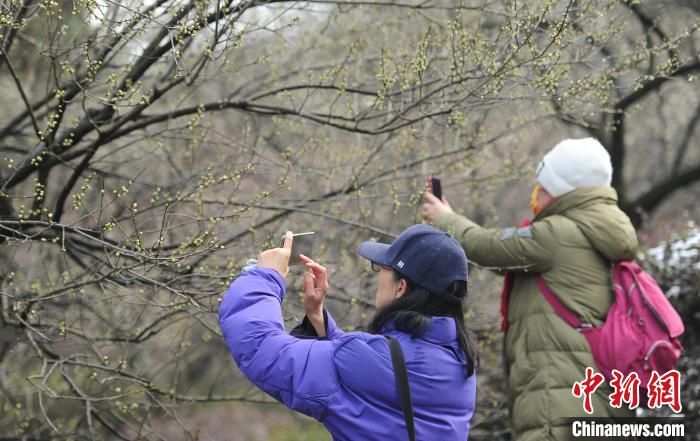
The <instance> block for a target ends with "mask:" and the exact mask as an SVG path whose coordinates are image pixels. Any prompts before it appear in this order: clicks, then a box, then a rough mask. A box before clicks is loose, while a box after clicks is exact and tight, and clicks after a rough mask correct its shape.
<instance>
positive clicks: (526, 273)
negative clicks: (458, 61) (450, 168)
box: [421, 138, 637, 441]
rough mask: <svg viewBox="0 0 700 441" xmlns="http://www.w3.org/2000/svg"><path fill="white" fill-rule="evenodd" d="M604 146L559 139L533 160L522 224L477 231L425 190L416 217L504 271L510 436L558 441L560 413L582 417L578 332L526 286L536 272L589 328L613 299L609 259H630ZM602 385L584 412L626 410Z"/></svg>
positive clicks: (584, 353)
mask: <svg viewBox="0 0 700 441" xmlns="http://www.w3.org/2000/svg"><path fill="white" fill-rule="evenodd" d="M611 177H612V166H611V165H610V157H609V155H608V153H607V151H606V150H605V149H604V148H603V146H602V145H600V143H599V142H598V141H596V140H595V139H592V138H586V139H579V140H565V141H562V142H561V143H559V144H557V145H556V146H555V147H554V148H553V149H552V150H551V151H550V152H549V153H548V154H547V155H545V157H544V159H543V160H542V162H541V163H540V165H539V167H538V170H537V181H538V185H537V186H536V187H535V189H534V190H533V195H532V200H531V204H530V205H531V207H532V209H533V212H534V213H535V218H534V220H533V222H532V224H531V225H529V226H526V227H521V228H506V229H503V230H498V229H488V228H482V227H480V226H479V225H477V224H476V223H474V222H472V221H470V220H469V219H467V218H466V217H464V216H461V215H459V214H456V213H454V212H453V211H452V209H451V208H450V206H449V204H448V203H447V201H446V200H445V199H443V200H442V201H441V200H438V199H437V198H436V197H435V196H433V195H432V194H428V195H426V198H425V201H424V203H423V205H422V207H421V213H422V215H423V217H424V218H425V219H426V220H428V221H431V222H433V223H434V224H435V225H436V226H437V227H439V228H441V229H443V230H445V231H448V232H451V233H452V234H454V235H455V236H456V237H457V238H458V239H459V240H460V242H461V243H462V246H463V247H464V249H465V251H466V253H467V256H469V259H470V260H471V261H474V262H476V263H477V264H479V265H481V266H484V267H490V268H496V269H500V270H505V271H509V272H511V274H513V278H512V285H511V291H510V295H509V297H508V303H507V323H508V328H507V331H506V334H505V354H504V358H505V362H506V369H507V376H508V389H509V392H510V397H511V406H510V407H511V423H512V429H513V432H514V439H516V440H518V441H526V440H537V441H539V440H564V439H568V438H569V437H570V434H571V422H570V421H567V420H565V418H571V417H585V416H591V415H588V414H586V413H585V412H584V410H583V406H582V400H581V399H580V398H576V397H574V396H573V394H572V386H573V385H574V383H575V382H579V381H581V380H583V378H584V374H585V368H586V367H589V366H590V367H593V368H594V369H595V362H594V360H593V356H592V355H591V351H590V348H589V346H588V343H587V342H586V339H585V338H584V337H583V336H582V335H581V334H580V333H579V332H578V331H576V330H574V329H573V328H571V327H570V326H569V325H568V324H566V323H565V322H564V321H563V320H562V319H560V318H559V316H558V315H557V314H556V313H555V312H554V310H553V309H552V307H551V306H550V305H549V303H547V300H546V299H545V298H544V296H543V295H542V294H541V293H540V291H539V289H538V288H537V285H536V284H535V277H534V275H535V273H540V274H541V275H542V277H543V278H544V280H545V281H546V282H547V284H548V285H549V286H550V288H551V289H552V291H554V293H556V295H557V297H558V298H559V299H560V300H561V302H562V303H564V305H566V306H567V307H568V308H569V309H570V310H572V311H573V312H575V313H576V314H578V316H579V317H581V318H582V319H583V320H584V322H588V323H591V324H593V325H594V326H599V325H601V324H602V322H603V321H604V320H605V315H606V313H607V311H608V309H609V308H610V305H611V303H612V300H613V294H612V289H611V286H612V285H611V283H612V282H611V275H612V272H611V262H614V261H618V260H628V259H633V258H634V255H635V249H636V247H637V238H636V233H635V230H634V227H633V226H632V223H631V222H630V220H629V218H628V217H627V216H626V215H625V214H624V213H623V212H622V211H621V210H620V209H619V208H618V206H617V193H616V192H615V190H614V189H613V188H611V187H610V180H611ZM609 393H610V389H609V388H608V387H607V385H606V384H603V385H602V386H601V387H599V388H598V390H597V392H596V393H595V394H593V396H592V404H593V409H594V413H593V415H592V416H596V417H606V416H614V417H621V416H632V415H633V412H632V411H630V410H629V409H625V408H624V406H623V408H621V409H614V408H612V407H610V405H609V402H608V394H609Z"/></svg>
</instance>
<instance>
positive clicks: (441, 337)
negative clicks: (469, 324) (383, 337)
mask: <svg viewBox="0 0 700 441" xmlns="http://www.w3.org/2000/svg"><path fill="white" fill-rule="evenodd" d="M391 331H396V327H395V326H394V322H393V321H389V322H387V323H386V324H385V325H384V327H383V328H382V334H387V333H389V332H391ZM398 332H400V331H398ZM420 338H422V339H423V340H426V341H429V342H430V343H433V344H437V345H453V344H458V343H457V325H456V324H455V320H454V319H453V318H451V317H433V318H432V319H431V323H430V325H429V326H428V329H427V330H426V331H425V333H424V334H423V335H422V336H421V337H420Z"/></svg>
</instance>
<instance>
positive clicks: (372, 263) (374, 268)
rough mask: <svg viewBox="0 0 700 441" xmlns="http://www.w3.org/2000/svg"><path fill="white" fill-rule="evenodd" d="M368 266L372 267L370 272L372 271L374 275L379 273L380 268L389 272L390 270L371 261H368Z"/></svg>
mask: <svg viewBox="0 0 700 441" xmlns="http://www.w3.org/2000/svg"><path fill="white" fill-rule="evenodd" d="M370 266H371V267H372V271H374V272H375V273H378V272H379V271H381V270H382V268H384V269H386V270H391V268H389V267H388V266H384V265H380V264H378V263H377V262H372V261H370Z"/></svg>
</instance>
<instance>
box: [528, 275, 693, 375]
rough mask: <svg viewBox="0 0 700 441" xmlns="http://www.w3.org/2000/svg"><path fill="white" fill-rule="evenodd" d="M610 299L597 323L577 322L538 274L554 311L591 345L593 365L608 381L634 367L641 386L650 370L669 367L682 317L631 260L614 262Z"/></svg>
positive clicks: (675, 358)
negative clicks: (611, 296) (607, 306)
mask: <svg viewBox="0 0 700 441" xmlns="http://www.w3.org/2000/svg"><path fill="white" fill-rule="evenodd" d="M613 286H614V291H615V301H614V303H613V304H612V306H611V307H610V310H609V311H608V315H607V317H606V319H605V323H603V325H602V326H601V327H599V328H594V327H592V326H591V325H590V324H587V323H582V322H581V319H580V318H579V317H577V316H576V314H574V313H573V312H571V310H569V309H568V308H567V307H566V306H564V304H563V303H561V301H559V299H558V298H557V296H556V295H555V294H554V292H553V291H552V290H551V289H550V288H549V286H548V285H547V283H546V282H545V281H544V279H543V278H542V276H541V275H539V274H538V275H537V287H538V288H539V289H540V291H541V292H542V294H543V295H544V297H545V298H546V299H547V301H548V302H549V304H550V305H552V308H554V311H555V312H556V313H557V315H558V316H559V317H561V318H562V320H564V321H565V322H566V323H568V324H569V325H570V326H571V327H573V328H575V329H577V330H579V331H580V332H581V333H582V334H583V335H584V337H586V340H588V344H589V345H590V347H591V352H592V353H593V358H594V359H595V362H596V365H597V367H598V370H599V371H600V372H601V373H602V374H603V375H604V376H605V378H606V379H608V380H609V381H610V380H612V379H613V375H612V370H613V369H617V370H618V371H620V372H621V373H622V374H623V375H624V376H625V377H626V376H627V375H629V374H630V373H632V372H636V373H637V374H638V375H639V379H640V380H641V386H642V388H646V385H647V383H648V382H649V378H650V377H651V373H652V371H656V372H658V373H659V375H663V374H664V373H666V372H668V371H670V370H672V369H674V367H675V366H676V362H677V361H678V359H679V358H680V356H681V353H682V352H683V345H681V342H680V341H679V340H678V337H679V336H680V335H681V334H683V331H684V328H683V322H682V320H681V318H680V316H679V315H678V313H677V312H676V310H675V309H673V306H671V303H670V302H669V301H668V299H667V298H666V296H665V295H664V293H663V291H662V290H661V288H659V285H658V284H657V283H656V280H654V278H653V277H651V276H650V275H649V274H648V273H646V272H645V271H643V270H642V268H640V267H639V265H637V264H636V263H634V262H617V263H615V266H614V269H613Z"/></svg>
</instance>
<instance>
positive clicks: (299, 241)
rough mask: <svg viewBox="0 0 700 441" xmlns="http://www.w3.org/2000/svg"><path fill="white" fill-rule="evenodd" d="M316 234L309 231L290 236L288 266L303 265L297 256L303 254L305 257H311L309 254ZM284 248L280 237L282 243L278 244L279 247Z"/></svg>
mask: <svg viewBox="0 0 700 441" xmlns="http://www.w3.org/2000/svg"><path fill="white" fill-rule="evenodd" d="M315 237H316V233H315V232H313V231H309V232H308V233H297V234H292V238H293V239H294V240H293V241H292V255H291V256H290V257H289V265H290V266H291V265H301V264H302V263H304V261H303V260H301V258H300V257H299V254H303V255H304V256H306V257H311V252H312V251H313V248H314V238H315ZM283 246H284V236H282V241H281V242H280V247H283Z"/></svg>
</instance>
